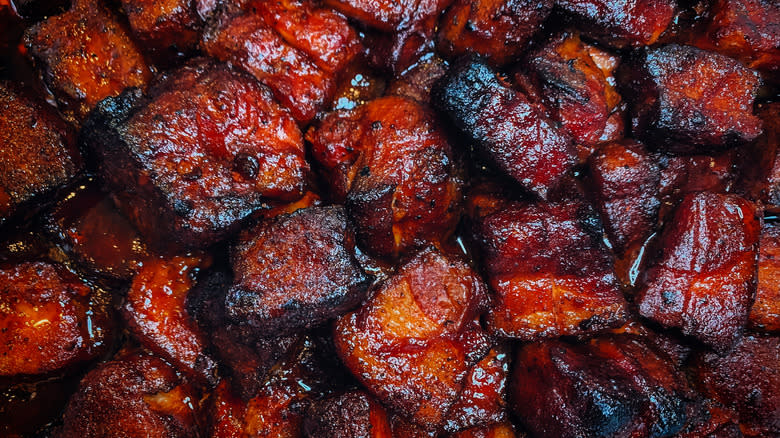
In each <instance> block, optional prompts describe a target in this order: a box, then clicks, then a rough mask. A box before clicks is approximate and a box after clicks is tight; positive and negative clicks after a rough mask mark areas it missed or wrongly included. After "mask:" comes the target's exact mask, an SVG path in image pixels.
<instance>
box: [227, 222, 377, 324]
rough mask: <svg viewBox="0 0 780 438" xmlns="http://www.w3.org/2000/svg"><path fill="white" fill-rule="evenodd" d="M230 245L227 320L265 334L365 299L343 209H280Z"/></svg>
mask: <svg viewBox="0 0 780 438" xmlns="http://www.w3.org/2000/svg"><path fill="white" fill-rule="evenodd" d="M244 235H245V236H246V240H242V241H241V242H240V243H239V244H238V245H237V246H236V247H235V248H234V250H233V254H232V261H233V271H234V275H235V280H234V283H233V286H232V287H231V288H230V289H229V290H228V292H227V296H226V298H225V309H226V314H227V316H228V318H230V319H231V320H233V321H234V322H236V323H243V322H246V323H248V324H250V325H251V326H253V327H254V328H255V329H257V330H258V331H260V332H262V333H264V334H265V336H268V337H271V336H274V335H280V334H281V335H284V334H291V333H295V332H298V331H301V330H303V329H307V328H312V327H315V326H318V325H320V324H322V323H324V322H326V321H327V320H329V319H331V318H335V317H337V316H340V315H342V314H344V313H346V312H347V311H348V310H351V309H352V308H353V307H355V306H356V305H358V304H360V302H361V301H362V300H363V298H364V297H365V292H366V287H367V283H368V278H367V277H366V275H365V274H364V273H363V270H362V269H361V268H360V266H359V265H358V262H357V260H356V259H355V237H354V233H353V232H352V229H351V227H350V226H349V224H348V223H347V215H346V212H345V211H344V208H343V207H314V208H307V209H303V210H298V211H297V212H295V213H292V214H290V215H282V216H280V217H278V218H277V219H276V220H272V221H268V222H264V223H261V224H260V225H259V226H258V227H256V228H254V229H252V230H249V231H247V232H246V233H244Z"/></svg>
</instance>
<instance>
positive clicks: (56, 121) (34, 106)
mask: <svg viewBox="0 0 780 438" xmlns="http://www.w3.org/2000/svg"><path fill="white" fill-rule="evenodd" d="M0 145H2V148H0V223H3V222H5V221H6V220H7V219H8V218H9V217H11V216H12V215H13V214H14V213H16V212H17V210H19V211H22V210H29V209H31V208H32V209H34V207H35V206H36V205H35V204H34V203H40V202H41V201H42V199H41V198H43V197H45V196H46V195H49V194H51V193H52V192H53V191H54V190H56V189H58V188H62V187H63V186H65V185H67V184H68V183H70V182H71V181H72V180H73V178H74V177H75V176H76V174H77V173H79V172H80V171H81V169H82V167H83V165H82V162H81V156H80V155H79V152H78V149H77V148H76V136H75V133H74V132H73V130H72V129H70V127H68V126H67V125H66V124H65V122H64V121H63V120H62V119H61V118H60V116H59V115H58V114H57V112H56V111H55V110H54V109H53V108H52V107H50V106H49V105H48V104H47V103H46V102H44V101H42V100H38V99H34V98H32V97H30V96H27V94H26V92H25V91H22V90H19V89H17V88H16V87H14V86H13V85H12V84H11V83H8V82H0ZM20 207H23V208H20Z"/></svg>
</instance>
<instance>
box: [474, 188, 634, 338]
mask: <svg viewBox="0 0 780 438" xmlns="http://www.w3.org/2000/svg"><path fill="white" fill-rule="evenodd" d="M479 211H480V212H481V213H482V214H481V215H480V216H478V217H475V218H473V221H474V226H473V234H474V241H475V243H476V245H477V248H478V250H479V251H480V253H481V260H482V265H483V268H484V270H485V273H486V275H487V277H486V279H487V281H488V284H489V285H490V286H491V288H492V289H493V292H494V296H493V298H494V300H493V307H492V309H491V311H490V313H489V314H488V325H489V327H490V328H491V329H492V330H493V331H494V332H496V333H498V334H499V335H501V336H508V337H513V338H519V339H523V340H533V339H539V338H545V337H556V336H561V335H577V334H583V333H594V332H596V331H599V330H603V329H606V328H609V327H614V326H617V325H620V324H621V323H622V322H623V321H624V320H625V317H626V311H627V309H626V301H625V299H624V298H623V294H622V292H621V290H620V287H619V285H618V280H617V277H616V276H615V271H614V268H613V258H612V254H611V253H610V252H609V250H608V249H607V248H606V247H605V245H604V242H603V240H602V229H601V223H600V221H599V219H598V215H597V214H596V212H595V211H594V210H593V209H592V208H591V207H590V206H589V205H587V204H585V203H584V202H582V201H576V200H574V201H562V202H556V203H537V204H527V203H521V202H514V203H508V204H507V205H506V206H505V207H504V208H502V209H498V210H496V211H493V212H491V211H490V209H484V210H483V209H480V210H479Z"/></svg>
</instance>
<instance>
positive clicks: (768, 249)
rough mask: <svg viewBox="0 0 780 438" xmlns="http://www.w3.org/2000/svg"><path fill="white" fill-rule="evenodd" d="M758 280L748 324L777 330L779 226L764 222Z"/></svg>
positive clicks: (779, 327) (779, 326)
mask: <svg viewBox="0 0 780 438" xmlns="http://www.w3.org/2000/svg"><path fill="white" fill-rule="evenodd" d="M758 247H759V254H758V284H757V286H756V298H755V301H754V302H753V307H751V308H750V325H751V326H752V327H753V328H755V329H757V330H764V331H780V227H778V226H777V224H775V223H766V224H764V225H763V227H762V228H761V237H760V240H759V242H758Z"/></svg>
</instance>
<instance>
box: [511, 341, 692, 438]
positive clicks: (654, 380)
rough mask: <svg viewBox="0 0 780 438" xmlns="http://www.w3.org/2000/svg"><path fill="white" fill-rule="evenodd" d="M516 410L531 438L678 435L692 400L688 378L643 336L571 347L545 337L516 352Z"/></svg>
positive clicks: (512, 386)
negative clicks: (543, 437) (543, 339)
mask: <svg viewBox="0 0 780 438" xmlns="http://www.w3.org/2000/svg"><path fill="white" fill-rule="evenodd" d="M510 391H511V394H512V396H511V397H510V398H511V399H512V403H513V409H514V412H515V414H517V416H518V418H519V419H520V421H521V422H522V424H523V425H524V426H525V427H526V428H527V429H528V431H529V432H531V434H533V435H534V436H556V437H564V436H566V437H575V436H577V437H578V436H583V437H585V436H594V437H595V436H604V437H606V436H635V437H670V436H675V434H676V433H678V432H680V431H681V430H682V429H683V427H684V426H685V425H686V422H692V423H695V422H698V421H699V419H698V418H689V416H688V415H687V412H688V410H689V405H691V404H694V403H696V402H697V400H696V399H697V396H696V393H695V392H694V391H693V390H692V389H691V388H690V387H689V385H688V383H687V381H686V379H685V375H684V374H683V373H682V371H681V370H679V369H678V368H676V367H675V366H674V365H673V364H672V363H671V361H670V360H669V358H667V357H666V356H664V355H663V354H661V353H659V352H657V351H655V350H654V349H653V348H652V347H651V346H650V345H649V344H648V343H646V342H645V341H643V339H642V338H641V337H637V336H631V335H622V336H610V337H601V338H594V339H591V340H590V341H589V342H586V343H578V344H571V343H567V342H562V341H558V340H550V341H545V342H538V343H533V344H527V345H525V346H523V347H522V348H521V349H520V351H519V352H518V353H517V359H516V362H515V365H514V371H513V374H512V381H511V384H510Z"/></svg>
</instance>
